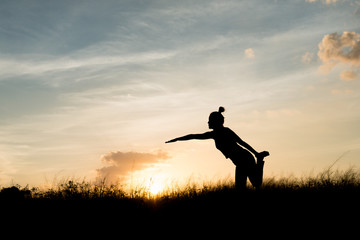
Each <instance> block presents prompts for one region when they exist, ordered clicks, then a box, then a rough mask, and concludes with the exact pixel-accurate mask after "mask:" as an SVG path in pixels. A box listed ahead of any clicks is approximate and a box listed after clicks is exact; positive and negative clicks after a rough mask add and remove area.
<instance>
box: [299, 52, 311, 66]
mask: <svg viewBox="0 0 360 240" xmlns="http://www.w3.org/2000/svg"><path fill="white" fill-rule="evenodd" d="M313 58H314V53H311V52H306V53H305V54H304V56H302V57H301V61H302V62H303V63H307V64H309V63H311V61H312V60H313Z"/></svg>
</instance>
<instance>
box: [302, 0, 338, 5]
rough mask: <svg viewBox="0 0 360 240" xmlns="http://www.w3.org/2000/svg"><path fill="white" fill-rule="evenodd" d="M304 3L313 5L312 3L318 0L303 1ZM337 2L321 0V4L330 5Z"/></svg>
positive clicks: (335, 0)
mask: <svg viewBox="0 0 360 240" xmlns="http://www.w3.org/2000/svg"><path fill="white" fill-rule="evenodd" d="M305 1H306V2H309V3H313V2H316V1H318V0H305ZM337 1H338V0H321V2H322V3H325V4H332V3H336V2H337Z"/></svg>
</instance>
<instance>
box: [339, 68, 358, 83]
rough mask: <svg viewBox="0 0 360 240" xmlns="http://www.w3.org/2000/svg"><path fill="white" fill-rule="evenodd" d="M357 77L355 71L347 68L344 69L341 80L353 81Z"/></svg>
mask: <svg viewBox="0 0 360 240" xmlns="http://www.w3.org/2000/svg"><path fill="white" fill-rule="evenodd" d="M355 78H356V73H355V72H352V71H348V70H345V71H342V72H341V73H340V79H341V80H344V81H353V80H355Z"/></svg>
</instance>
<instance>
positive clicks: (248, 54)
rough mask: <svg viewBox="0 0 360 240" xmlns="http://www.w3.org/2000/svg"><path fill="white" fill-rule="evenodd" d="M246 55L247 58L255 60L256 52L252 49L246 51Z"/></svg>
mask: <svg viewBox="0 0 360 240" xmlns="http://www.w3.org/2000/svg"><path fill="white" fill-rule="evenodd" d="M244 53H245V56H246V57H247V58H255V52H254V49H252V48H247V49H245V50H244Z"/></svg>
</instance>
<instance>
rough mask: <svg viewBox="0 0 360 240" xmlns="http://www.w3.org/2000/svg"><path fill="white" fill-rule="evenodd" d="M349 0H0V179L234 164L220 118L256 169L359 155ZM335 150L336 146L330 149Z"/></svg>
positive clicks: (359, 110) (167, 176)
mask: <svg viewBox="0 0 360 240" xmlns="http://www.w3.org/2000/svg"><path fill="white" fill-rule="evenodd" d="M359 22H360V1H358V0H342V1H340V0H339V1H324V0H317V1H315V0H312V1H308V0H294V1H275V0H269V1H233V0H229V1H227V0H226V1H217V0H200V1H158V0H149V1H137V0H134V1H126V0H120V1H110V0H104V1H92V0H90V1H45V0H33V1H2V2H1V3H0V49H1V55H0V66H1V67H0V186H6V185H10V184H12V183H15V184H20V185H23V186H26V185H27V184H29V185H30V186H36V185H39V184H47V183H51V182H53V181H55V180H56V179H61V178H68V177H79V178H86V179H89V180H93V179H107V181H108V182H124V183H125V182H126V184H127V183H128V182H129V184H128V185H130V182H131V181H132V184H134V183H135V182H139V183H140V182H143V183H144V184H145V186H146V187H149V189H150V192H151V193H152V194H156V193H158V192H161V191H162V190H163V189H164V187H165V186H166V184H167V182H170V183H171V181H175V182H182V181H184V180H185V179H188V178H189V177H194V178H195V179H213V178H216V179H221V178H226V177H229V176H230V177H231V178H233V177H234V165H233V164H232V162H231V161H230V160H229V159H226V158H225V157H224V156H223V155H222V154H221V152H219V151H218V150H217V149H216V148H215V145H214V142H213V141H212V140H206V141H199V140H194V141H189V142H179V143H176V144H165V141H167V140H169V139H172V138H175V137H178V136H183V135H185V134H190V133H203V132H206V131H209V129H208V125H207V122H208V117H209V114H210V113H211V112H213V111H217V109H218V108H219V106H224V107H225V108H226V111H225V112H224V117H225V126H227V127H230V128H231V129H232V130H233V131H235V132H236V133H237V134H238V135H239V136H240V137H241V138H242V139H243V140H245V141H246V142H248V143H249V144H250V145H251V146H253V147H254V148H255V149H256V150H258V151H263V150H267V151H269V152H270V156H269V157H268V158H267V160H266V163H265V169H264V174H265V177H266V176H282V175H288V174H294V175H297V176H301V175H302V174H303V173H309V172H311V171H314V172H318V171H321V170H323V169H324V168H326V167H327V166H329V165H331V164H332V163H333V162H334V161H335V160H336V159H337V158H338V157H339V156H342V157H341V160H340V161H337V162H336V167H337V168H340V169H342V168H348V167H349V166H355V167H356V168H357V167H359V164H360V159H359V155H360V137H359V136H360V125H359V121H360V52H359V51H360V25H359ZM344 153H346V154H345V155H343V154H344Z"/></svg>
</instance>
